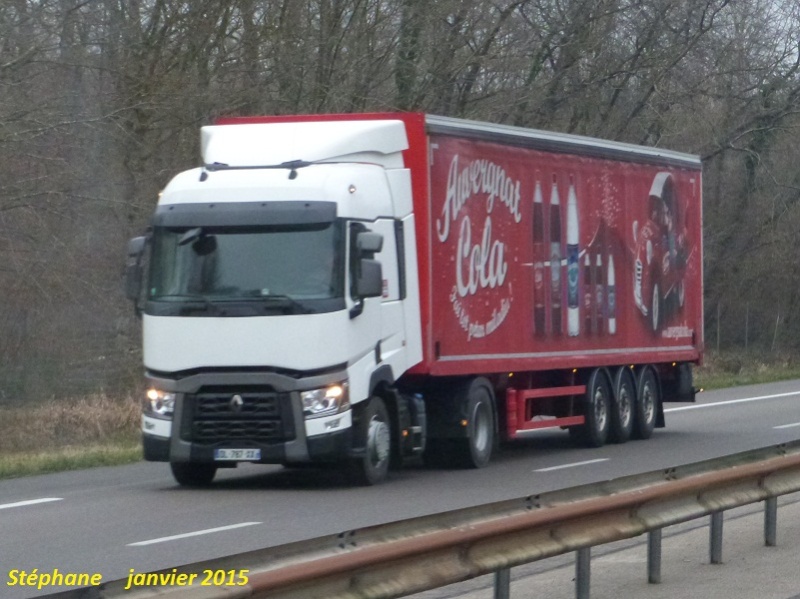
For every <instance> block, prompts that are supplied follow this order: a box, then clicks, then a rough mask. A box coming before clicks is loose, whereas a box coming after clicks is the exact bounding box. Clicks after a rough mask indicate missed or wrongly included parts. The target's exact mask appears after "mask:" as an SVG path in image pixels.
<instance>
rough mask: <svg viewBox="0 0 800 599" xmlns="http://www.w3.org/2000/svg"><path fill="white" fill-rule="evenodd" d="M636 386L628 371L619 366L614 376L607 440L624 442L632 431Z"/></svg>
mask: <svg viewBox="0 0 800 599" xmlns="http://www.w3.org/2000/svg"><path fill="white" fill-rule="evenodd" d="M635 406H636V387H635V386H634V382H633V376H631V373H630V371H629V370H628V369H627V368H625V367H621V368H620V369H619V370H617V374H616V376H615V377H614V394H613V396H612V401H611V429H610V430H609V437H608V439H609V441H611V442H612V443H625V442H626V441H627V440H628V439H630V438H631V433H632V432H633V420H634V409H635Z"/></svg>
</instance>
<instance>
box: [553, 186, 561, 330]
mask: <svg viewBox="0 0 800 599" xmlns="http://www.w3.org/2000/svg"><path fill="white" fill-rule="evenodd" d="M550 309H551V313H550V320H551V325H552V330H553V335H555V336H558V335H561V334H563V329H562V324H561V320H562V316H561V200H560V199H559V197H558V184H557V182H556V176H555V175H553V190H552V191H551V193H550Z"/></svg>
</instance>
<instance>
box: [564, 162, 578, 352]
mask: <svg viewBox="0 0 800 599" xmlns="http://www.w3.org/2000/svg"><path fill="white" fill-rule="evenodd" d="M578 239H579V234H578V197H577V195H576V194H575V182H574V181H573V180H572V177H570V183H569V193H568V195H567V331H568V334H569V336H570V337H577V336H578V334H580V331H581V321H580V306H579V304H580V302H579V300H578V284H579V279H580V266H579V265H578V258H579V253H580V248H579V247H578Z"/></svg>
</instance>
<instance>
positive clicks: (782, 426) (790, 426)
mask: <svg viewBox="0 0 800 599" xmlns="http://www.w3.org/2000/svg"><path fill="white" fill-rule="evenodd" d="M796 426H800V422H794V423H792V424H781V425H778V426H773V427H772V428H794V427H796Z"/></svg>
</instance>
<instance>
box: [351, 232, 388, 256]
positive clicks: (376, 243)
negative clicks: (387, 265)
mask: <svg viewBox="0 0 800 599" xmlns="http://www.w3.org/2000/svg"><path fill="white" fill-rule="evenodd" d="M356 246H357V247H358V251H359V252H360V253H361V254H362V255H363V254H366V253H369V254H376V253H378V252H380V251H381V250H382V249H383V235H381V234H380V233H373V232H372V231H361V232H360V233H359V234H358V237H357V238H356Z"/></svg>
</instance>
